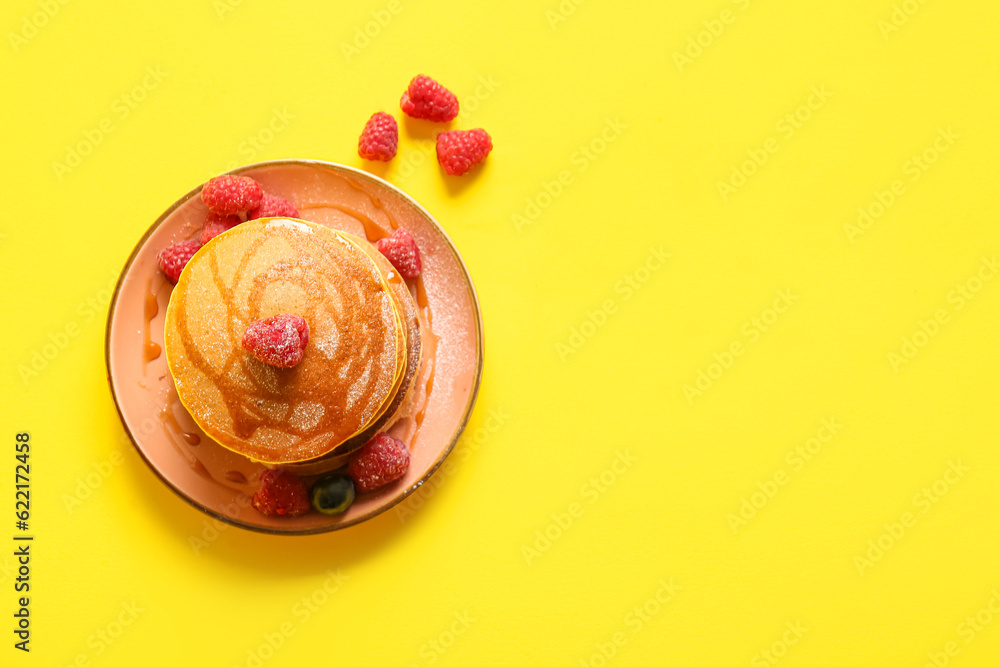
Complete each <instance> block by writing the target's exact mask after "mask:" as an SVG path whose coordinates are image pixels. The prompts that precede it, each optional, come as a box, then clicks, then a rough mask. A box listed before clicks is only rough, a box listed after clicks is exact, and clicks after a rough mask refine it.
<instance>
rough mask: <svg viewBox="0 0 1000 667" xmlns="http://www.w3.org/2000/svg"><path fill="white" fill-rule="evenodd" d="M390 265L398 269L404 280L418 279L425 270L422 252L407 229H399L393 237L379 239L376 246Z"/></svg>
mask: <svg viewBox="0 0 1000 667" xmlns="http://www.w3.org/2000/svg"><path fill="white" fill-rule="evenodd" d="M375 247H376V248H378V251H379V252H380V253H382V254H383V255H385V258H386V259H387V260H389V263H390V264H392V265H393V266H394V267H396V270H397V271H399V275H401V276H403V277H404V278H416V277H417V276H419V275H420V270H421V269H422V268H423V267H422V266H421V264H420V250H419V249H418V248H417V242H416V241H414V240H413V236H412V235H411V234H410V232H408V231H406V230H405V229H402V228H400V229H397V230H396V231H394V232H393V233H392V236H390V237H388V238H384V239H379V240H378V243H376V244H375Z"/></svg>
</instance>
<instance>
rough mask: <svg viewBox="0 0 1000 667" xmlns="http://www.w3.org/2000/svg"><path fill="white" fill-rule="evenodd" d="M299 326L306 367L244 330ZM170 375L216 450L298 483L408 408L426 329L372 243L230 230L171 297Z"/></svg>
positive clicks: (283, 227)
mask: <svg viewBox="0 0 1000 667" xmlns="http://www.w3.org/2000/svg"><path fill="white" fill-rule="evenodd" d="M281 314H292V315H299V316H301V317H303V318H304V319H305V320H306V322H307V323H308V325H309V343H308V345H307V347H306V351H305V356H304V357H303V359H302V361H301V362H300V363H299V364H298V365H296V366H294V367H292V368H276V367H274V366H269V365H268V364H265V363H262V362H260V361H258V360H257V359H255V358H254V357H253V356H252V355H251V354H250V353H249V352H248V351H247V350H245V349H244V348H243V346H242V344H241V341H242V339H243V334H244V332H245V331H246V329H247V326H248V325H249V324H250V323H251V322H253V321H255V320H259V319H264V318H267V317H272V316H274V315H281ZM164 342H165V350H166V356H167V364H168V366H169V368H170V373H171V375H172V376H173V378H174V384H175V386H176V387H177V394H178V396H179V397H180V400H181V403H183V405H184V407H185V408H187V410H188V412H189V413H190V414H191V416H192V417H193V418H194V420H195V422H197V424H198V425H199V426H200V427H201V428H202V430H203V431H205V433H206V434H208V435H209V436H210V437H212V438H214V439H215V440H216V441H218V442H219V443H220V444H222V445H223V446H224V447H226V448H228V449H230V450H232V451H234V452H237V453H239V454H242V455H244V456H246V457H248V458H250V459H253V460H255V461H260V462H261V463H264V464H265V465H269V466H276V465H280V466H282V467H283V468H286V469H289V470H292V471H293V472H296V473H298V474H317V473H321V472H325V471H327V470H333V469H334V468H337V467H340V466H341V465H343V464H344V463H345V462H346V459H347V457H348V456H349V455H350V454H351V453H352V452H354V451H355V450H357V449H358V448H359V447H361V446H362V445H364V444H365V442H367V441H368V440H369V439H370V438H371V437H372V436H374V435H375V434H376V433H377V432H378V431H379V430H381V429H382V428H383V427H384V426H385V425H386V424H387V423H389V421H390V420H391V419H392V418H393V416H394V415H395V414H396V413H397V411H398V410H399V408H400V406H401V405H402V403H403V401H404V398H405V397H406V394H407V391H408V389H409V387H410V384H411V381H412V379H413V377H414V375H415V374H416V372H417V367H418V365H419V363H420V327H419V324H418V322H417V309H416V306H415V304H414V303H413V298H412V297H411V296H410V291H409V289H408V288H407V286H406V283H405V282H404V281H403V279H402V278H401V277H400V275H399V273H398V272H397V271H396V270H395V269H394V268H393V267H392V265H391V264H390V263H389V262H388V260H386V259H385V258H384V257H383V256H382V255H381V254H380V253H379V252H378V251H377V250H376V249H375V248H374V247H373V246H372V245H371V244H370V243H368V242H367V241H366V240H364V239H362V238H359V237H356V236H353V235H351V234H346V233H343V232H339V231H334V230H332V229H329V228H327V227H323V226H320V225H316V224H313V223H309V222H304V221H302V220H293V219H290V218H265V219H260V220H252V221H248V222H245V223H243V224H240V225H237V226H236V227H234V228H233V229H232V230H230V231H228V232H226V233H225V234H221V235H219V236H217V237H215V238H214V239H212V240H211V241H210V242H209V243H207V244H206V245H205V246H204V247H202V248H201V249H200V250H199V251H198V252H197V253H196V254H195V255H194V257H192V258H191V260H190V262H188V265H187V266H186V267H185V269H184V271H183V273H182V274H181V276H180V279H179V280H178V282H177V285H176V287H174V290H173V293H172V294H171V296H170V304H169V306H168V307H167V314H166V330H165V332H164Z"/></svg>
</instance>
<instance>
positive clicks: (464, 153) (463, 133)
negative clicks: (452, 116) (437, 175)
mask: <svg viewBox="0 0 1000 667" xmlns="http://www.w3.org/2000/svg"><path fill="white" fill-rule="evenodd" d="M491 150H493V140H492V139H490V135H488V134H487V133H486V130H482V129H475V130H455V131H453V132H442V133H441V134H439V135H438V136H437V154H438V162H440V163H441V166H442V167H443V168H444V172H445V173H446V174H451V175H452V176H461V175H462V174H464V173H465V172H467V171H469V170H470V169H472V167H473V166H475V165H477V164H479V163H480V162H482V161H483V160H485V159H486V156H487V155H489V154H490V151H491Z"/></svg>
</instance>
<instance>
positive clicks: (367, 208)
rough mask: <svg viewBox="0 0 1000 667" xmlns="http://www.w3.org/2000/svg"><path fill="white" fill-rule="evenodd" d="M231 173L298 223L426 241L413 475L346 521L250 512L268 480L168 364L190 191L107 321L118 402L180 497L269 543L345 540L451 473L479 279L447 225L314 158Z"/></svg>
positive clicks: (478, 331)
mask: <svg viewBox="0 0 1000 667" xmlns="http://www.w3.org/2000/svg"><path fill="white" fill-rule="evenodd" d="M231 173H236V174H243V175H246V176H251V177H253V178H254V179H256V180H257V181H258V182H259V183H260V184H261V185H262V186H263V187H264V191H265V192H267V193H269V194H272V195H276V196H279V197H283V198H284V199H288V200H290V201H291V202H293V203H294V204H295V205H296V206H297V207H298V208H299V214H300V217H302V218H303V219H305V220H310V221H313V222H317V223H320V224H326V225H328V226H330V227H333V228H336V229H340V230H343V231H346V232H350V233H353V234H356V235H358V236H362V237H365V236H367V238H369V239H371V240H374V239H375V238H377V237H379V236H381V235H385V234H388V233H390V232H391V231H392V228H393V226H394V225H398V226H399V227H403V228H405V229H407V230H408V231H409V232H410V233H411V234H413V236H414V238H415V239H416V241H417V244H418V246H419V247H420V252H421V258H422V260H423V273H422V276H421V281H422V285H414V286H413V288H412V290H413V293H414V295H415V297H416V300H417V303H418V307H419V310H420V316H421V325H422V327H423V333H422V336H421V338H422V342H423V360H422V363H421V368H420V371H419V373H418V375H417V376H416V377H415V378H414V388H415V392H414V394H413V396H412V398H411V399H408V402H409V405H408V406H404V408H403V411H405V412H406V416H405V417H404V418H401V419H400V420H399V421H397V422H396V424H395V425H394V426H393V427H392V428H391V429H390V433H392V434H393V435H395V436H396V437H399V438H401V439H403V440H404V442H406V443H407V445H408V447H409V449H410V454H411V462H410V469H409V471H408V472H407V474H406V476H405V477H404V478H403V479H401V480H399V481H398V482H395V483H393V484H390V485H389V486H387V487H385V488H383V489H380V490H379V491H377V492H375V493H372V494H364V495H359V496H358V497H357V499H356V500H355V501H354V504H353V505H352V506H351V507H350V509H348V510H347V512H345V513H344V514H342V515H340V516H327V515H324V514H320V513H318V512H315V511H313V512H310V513H309V514H306V515H305V516H300V517H294V518H290V517H266V516H263V515H261V514H259V513H258V512H257V511H256V510H254V509H253V508H252V507H251V506H250V496H252V495H253V492H254V490H255V489H256V486H257V478H258V476H259V474H260V472H261V470H263V467H262V466H261V465H260V464H257V463H254V462H252V461H250V460H249V459H245V458H243V457H242V456H240V455H238V454H235V453H233V452H230V451H229V450H227V449H225V448H223V447H222V446H220V445H218V444H217V443H216V442H214V441H213V440H212V439H211V438H209V437H208V436H206V435H205V434H204V433H203V432H202V431H201V430H200V429H199V428H198V427H197V426H196V425H195V423H194V421H193V420H192V419H191V417H190V416H189V415H188V414H187V412H186V411H185V409H184V408H183V406H181V404H180V401H179V400H178V399H177V394H176V392H175V390H174V384H173V380H172V379H171V377H170V373H169V372H168V370H167V363H166V359H165V357H164V355H163V352H162V349H163V317H164V313H165V312H166V308H167V302H168V301H169V299H170V291H171V287H172V286H171V285H170V283H169V282H167V281H166V279H165V277H164V276H163V274H162V273H161V272H160V271H159V269H158V267H157V261H156V256H157V253H159V251H160V250H161V249H162V248H164V247H166V246H168V245H170V244H171V243H175V242H177V241H181V240H184V239H188V238H192V237H194V236H196V235H197V233H198V230H200V228H201V223H202V221H203V220H204V219H205V216H206V214H207V210H206V209H205V205H204V204H203V203H202V201H201V197H200V196H199V194H200V193H201V187H200V186H199V187H198V188H196V189H194V190H192V191H191V192H189V193H188V194H186V195H185V196H184V197H182V198H181V199H180V200H179V201H177V202H176V203H175V204H174V205H173V206H171V207H170V208H169V209H167V211H166V212H165V213H164V214H163V215H162V216H160V218H159V220H157V221H156V222H155V223H153V226H152V227H150V228H149V231H147V232H146V234H145V235H144V236H143V237H142V239H141V240H140V241H139V243H138V245H137V246H136V247H135V250H133V251H132V255H131V256H130V257H129V259H128V261H127V262H126V264H125V268H124V269H123V270H122V274H121V277H120V278H119V279H118V286H117V288H116V289H115V294H114V298H113V299H112V301H111V308H110V309H109V311H108V327H107V338H106V342H105V355H106V360H107V367H108V380H109V382H110V385H111V394H112V397H113V398H114V401H115V406H116V407H117V408H118V414H119V416H120V417H121V420H122V424H123V425H124V427H125V431H126V432H127V433H128V435H129V438H131V440H132V442H133V444H134V445H135V447H136V449H137V450H138V452H139V454H140V456H142V458H143V460H145V461H146V463H147V464H148V465H149V467H150V468H151V469H152V470H153V472H154V473H156V475H157V476H158V477H159V478H160V479H161V480H162V481H163V482H164V483H166V484H167V486H169V487H170V488H171V489H173V490H174V491H176V492H177V494H178V495H180V496H181V497H182V498H184V499H185V500H187V501H188V502H189V503H191V504H192V505H194V506H195V507H197V508H198V509H200V510H202V511H203V512H205V513H207V514H210V515H212V516H214V517H217V518H219V519H221V520H223V521H227V522H229V523H231V524H234V525H237V526H240V527H243V528H248V529H251V530H258V531H262V532H268V533H279V534H308V533H321V532H326V531H330V530H337V529H339V528H345V527H347V526H351V525H354V524H356V523H359V522H361V521H364V520H366V519H370V518H371V517H373V516H375V515H377V514H379V513H381V512H384V511H385V510H387V509H389V508H390V507H392V506H393V505H395V504H396V503H398V502H399V501H401V500H402V499H403V498H405V497H406V496H407V495H409V494H410V493H412V492H413V491H415V490H416V489H417V488H419V487H420V485H421V484H423V483H424V482H425V481H426V480H427V478H429V477H430V476H431V474H433V473H434V471H435V470H436V469H437V467H438V466H440V465H441V463H442V461H444V459H445V457H446V456H448V453H449V452H450V451H451V450H452V448H453V447H454V446H455V443H456V441H457V440H458V437H459V435H461V433H462V429H464V428H465V424H466V422H467V421H468V419H469V414H470V413H471V412H472V407H473V405H474V404H475V401H476V395H477V393H478V391H479V381H480V378H481V376H482V369H483V326H482V318H481V314H480V312H479V301H478V299H477V297H476V291H475V288H474V287H473V285H472V278H471V277H470V276H469V271H468V269H467V268H466V267H465V264H464V263H463V262H462V258H461V257H460V256H459V254H458V250H457V249H456V248H455V245H454V244H453V243H452V241H451V239H449V238H448V235H447V234H445V232H444V230H443V229H442V228H441V226H440V225H439V224H438V223H437V221H435V220H434V218H433V217H431V215H430V213H428V212H427V211H426V210H425V209H424V208H423V207H422V206H420V204H418V203H417V202H415V201H414V200H413V199H411V198H410V197H409V196H408V195H406V194H404V193H403V192H402V191H401V190H399V189H398V188H396V187H395V186H393V185H391V184H389V183H387V182H386V181H384V180H382V179H380V178H377V177H375V176H372V175H371V174H368V173H367V172H364V171H361V170H360V169H355V168H353V167H347V166H343V165H338V164H333V163H329V162H320V161H316V160H275V161H271V162H259V163H256V164H252V165H248V166H246V167H241V168H240V169H237V170H235V171H233V172H231Z"/></svg>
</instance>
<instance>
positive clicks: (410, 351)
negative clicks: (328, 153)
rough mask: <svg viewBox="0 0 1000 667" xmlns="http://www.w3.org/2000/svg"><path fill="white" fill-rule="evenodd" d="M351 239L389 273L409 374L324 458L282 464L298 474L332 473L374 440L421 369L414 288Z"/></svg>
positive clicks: (368, 247)
mask: <svg viewBox="0 0 1000 667" xmlns="http://www.w3.org/2000/svg"><path fill="white" fill-rule="evenodd" d="M345 236H348V235H345ZM351 241H352V242H354V243H355V245H357V246H358V247H359V248H360V249H361V250H362V251H363V252H364V253H365V254H367V255H368V256H369V257H370V258H371V259H372V261H373V262H374V263H375V264H376V265H377V266H378V267H379V270H380V271H381V272H382V273H383V275H385V276H387V282H388V284H389V287H390V288H391V292H392V295H393V297H394V298H395V300H396V303H397V304H398V305H399V312H400V315H401V316H402V319H403V322H404V323H405V326H406V329H407V334H408V335H407V343H408V344H407V359H406V373H405V374H404V376H403V382H402V384H401V385H400V387H399V391H398V392H397V393H396V395H395V397H394V398H393V400H392V403H391V404H390V405H389V407H388V409H387V410H386V411H385V413H384V414H383V415H382V416H381V417H380V418H379V419H377V420H376V421H374V422H373V423H372V424H371V425H370V426H369V427H368V428H367V429H365V430H364V431H363V432H361V433H359V434H358V435H356V436H354V437H353V438H351V439H349V440H347V441H346V442H344V443H343V444H341V445H339V446H337V447H336V448H334V449H333V450H332V451H331V452H330V453H328V454H326V455H325V456H323V457H320V458H317V459H314V460H312V461H303V462H299V463H291V464H287V465H283V466H282V467H283V468H284V469H286V470H288V471H290V472H294V473H295V474H298V475H318V474H322V473H324V472H329V471H330V470H336V469H337V468H339V467H340V466H342V465H344V464H345V463H347V460H348V458H350V456H351V454H353V453H354V452H355V451H357V450H358V449H359V448H361V447H362V446H363V445H364V444H365V443H366V442H368V441H369V440H371V439H372V438H373V437H374V436H375V434H376V433H378V432H379V431H381V430H383V429H384V428H385V427H386V426H387V425H388V424H389V423H390V422H391V421H392V420H393V418H394V417H395V416H396V414H397V413H398V412H399V410H400V408H401V407H402V406H403V405H404V401H405V400H406V398H407V397H408V396H409V394H410V389H411V387H412V385H413V378H414V377H415V376H416V374H417V370H418V369H419V368H420V351H421V342H420V321H419V319H418V318H417V304H416V303H414V301H413V297H412V296H411V295H410V290H409V288H408V287H407V286H406V282H405V281H404V280H403V279H402V277H401V276H400V275H399V273H398V272H397V271H396V270H395V269H394V268H393V266H392V264H390V263H389V260H387V259H386V258H385V256H383V255H382V253H380V252H379V251H378V250H376V249H375V247H374V246H373V245H371V244H370V243H366V242H365V241H364V240H363V239H359V238H357V237H352V238H351Z"/></svg>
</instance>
